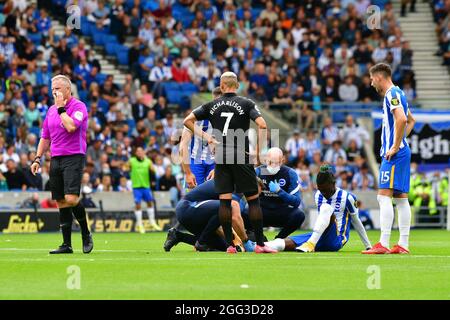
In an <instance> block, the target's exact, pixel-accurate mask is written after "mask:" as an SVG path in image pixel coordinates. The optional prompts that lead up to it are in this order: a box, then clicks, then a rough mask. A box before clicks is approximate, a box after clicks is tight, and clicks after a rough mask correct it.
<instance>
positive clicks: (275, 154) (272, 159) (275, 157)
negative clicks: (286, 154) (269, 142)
mask: <svg viewBox="0 0 450 320" xmlns="http://www.w3.org/2000/svg"><path fill="white" fill-rule="evenodd" d="M267 161H268V162H269V163H270V164H272V165H274V166H275V165H281V164H282V163H283V151H282V150H281V149H280V148H276V147H274V148H270V149H269V151H267Z"/></svg>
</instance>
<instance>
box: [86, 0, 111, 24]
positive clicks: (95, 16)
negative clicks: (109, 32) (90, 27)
mask: <svg viewBox="0 0 450 320" xmlns="http://www.w3.org/2000/svg"><path fill="white" fill-rule="evenodd" d="M97 3H98V7H97V8H96V9H95V10H94V11H92V13H91V14H89V15H88V21H91V22H94V23H95V24H96V26H97V28H99V29H100V28H103V27H108V26H109V25H110V24H111V19H110V18H109V14H110V10H109V8H108V7H107V6H105V1H104V0H98V1H97Z"/></svg>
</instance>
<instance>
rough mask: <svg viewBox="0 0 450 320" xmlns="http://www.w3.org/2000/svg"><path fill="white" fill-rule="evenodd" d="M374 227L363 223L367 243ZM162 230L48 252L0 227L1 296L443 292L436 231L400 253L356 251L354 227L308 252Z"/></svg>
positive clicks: (415, 235) (446, 260) (422, 295)
mask: <svg viewBox="0 0 450 320" xmlns="http://www.w3.org/2000/svg"><path fill="white" fill-rule="evenodd" d="M267 235H268V236H269V237H272V236H273V235H274V234H270V233H269V234H267ZM378 236H379V232H378V231H372V232H369V237H370V239H371V241H372V242H373V243H375V242H376V241H377V239H378ZM165 237H166V234H165V233H163V232H161V233H147V234H144V235H141V234H136V233H132V234H129V233H123V234H112V233H97V234H94V242H95V247H94V251H93V252H92V253H91V254H89V255H85V254H83V253H82V252H81V237H80V235H79V234H77V233H74V234H73V236H72V242H73V245H74V250H75V253H74V254H73V255H52V256H50V255H49V254H48V250H49V249H54V248H55V247H56V246H57V245H59V244H60V241H61V236H60V234H57V233H50V234H27V235H19V234H1V235H0V299H171V300H172V299H173V300H178V299H180V300H182V299H202V300H209V299H233V300H235V299H270V300H273V299H445V300H448V299H450V232H447V231H444V230H412V235H411V250H412V252H413V254H411V255H407V256H399V255H384V256H366V255H362V254H360V250H361V249H362V246H361V242H360V241H359V238H358V235H357V234H356V233H354V232H352V234H351V237H350V241H349V243H347V245H346V246H345V247H344V249H343V250H342V251H341V252H339V253H313V254H300V253H295V252H282V253H278V254H273V255H256V254H253V253H240V254H237V255H227V254H225V253H221V252H207V253H199V252H194V251H193V249H192V247H190V246H188V245H185V244H178V245H177V246H176V247H174V248H173V249H172V251H171V252H169V253H167V252H164V251H163V249H162V244H163V242H164V240H165ZM397 239H398V233H397V232H394V233H393V236H392V240H393V241H396V240H397ZM70 266H77V267H79V271H80V278H79V279H80V289H68V287H67V283H68V279H69V278H70V277H71V276H73V275H72V274H69V273H68V268H69V267H70ZM70 270H71V269H69V271H70ZM374 270H375V273H374ZM376 270H379V273H377V272H376ZM377 279H378V280H379V282H377ZM69 282H70V281H69ZM377 283H378V284H379V286H378V287H379V289H377V288H373V286H376V284H377ZM368 284H369V286H368ZM369 288H371V289H369Z"/></svg>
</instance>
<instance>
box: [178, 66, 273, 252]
mask: <svg viewBox="0 0 450 320" xmlns="http://www.w3.org/2000/svg"><path fill="white" fill-rule="evenodd" d="M238 88H239V82H238V80H237V76H236V74H234V73H233V72H225V73H224V74H222V76H221V77H220V89H221V90H222V97H220V98H218V99H216V100H214V101H211V102H208V103H206V104H204V105H201V106H200V107H198V108H196V109H195V110H194V111H192V112H191V114H189V116H187V117H186V119H185V120H184V125H185V126H186V127H187V128H188V129H190V130H191V132H194V134H196V135H198V136H201V137H202V138H203V139H204V140H205V141H208V144H209V145H210V146H211V145H212V146H213V147H214V148H215V160H216V168H215V176H214V181H215V188H216V192H217V193H219V194H220V197H219V198H220V206H219V219H220V223H221V225H222V228H223V231H224V234H225V239H226V242H227V244H228V245H229V247H228V249H227V252H228V253H236V248H234V247H233V246H232V231H231V197H232V193H233V192H237V193H243V194H244V195H245V197H246V199H247V202H248V205H249V217H250V221H251V224H252V226H253V228H254V230H255V237H256V247H255V251H254V252H255V253H275V252H276V251H275V250H273V249H271V248H269V247H267V246H265V245H264V235H263V221H262V212H261V207H260V205H259V197H258V184H257V181H256V173H255V169H254V167H253V164H251V163H250V160H249V158H250V157H249V142H248V130H249V128H250V120H253V121H254V122H255V123H256V125H257V126H258V145H257V147H256V153H257V155H258V153H259V145H260V144H261V143H265V142H266V141H265V140H266V134H265V133H266V129H267V126H266V122H265V121H264V119H263V117H262V116H261V113H260V111H259V109H258V107H257V105H256V104H255V102H253V101H252V100H250V99H247V98H244V97H240V96H238V95H236V91H237V89H238ZM199 120H209V121H210V123H211V125H212V127H213V134H212V135H209V134H208V133H207V132H205V131H203V130H198V129H197V128H196V127H195V126H194V123H195V121H199Z"/></svg>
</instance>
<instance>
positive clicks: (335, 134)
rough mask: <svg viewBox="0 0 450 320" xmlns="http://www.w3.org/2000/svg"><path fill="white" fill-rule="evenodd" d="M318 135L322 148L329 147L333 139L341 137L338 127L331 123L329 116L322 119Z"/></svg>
mask: <svg viewBox="0 0 450 320" xmlns="http://www.w3.org/2000/svg"><path fill="white" fill-rule="evenodd" d="M320 136H321V139H322V146H323V149H324V150H326V149H328V148H330V147H331V144H332V143H333V142H334V141H336V140H340V139H341V136H340V133H339V129H338V128H337V127H336V126H334V125H333V120H332V119H331V118H330V117H326V118H325V119H324V120H323V128H322V133H321V135H320Z"/></svg>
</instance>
